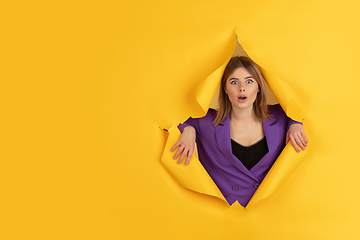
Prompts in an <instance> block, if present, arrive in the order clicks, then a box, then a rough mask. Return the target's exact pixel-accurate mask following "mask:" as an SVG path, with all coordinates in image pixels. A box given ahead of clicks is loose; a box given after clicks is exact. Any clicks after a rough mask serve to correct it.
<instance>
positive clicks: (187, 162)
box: [185, 150, 194, 165]
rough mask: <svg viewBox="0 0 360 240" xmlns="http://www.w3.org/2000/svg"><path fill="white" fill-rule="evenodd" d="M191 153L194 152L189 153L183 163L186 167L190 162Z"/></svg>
mask: <svg viewBox="0 0 360 240" xmlns="http://www.w3.org/2000/svg"><path fill="white" fill-rule="evenodd" d="M193 152H194V151H191V150H190V151H189V153H188V157H187V159H186V162H185V165H188V164H189V162H190V160H191V158H192V155H193Z"/></svg>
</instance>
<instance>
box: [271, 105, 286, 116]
mask: <svg viewBox="0 0 360 240" xmlns="http://www.w3.org/2000/svg"><path fill="white" fill-rule="evenodd" d="M268 110H269V113H270V115H271V118H276V119H280V118H287V116H286V113H285V112H284V110H283V109H282V107H281V105H280V104H275V105H268Z"/></svg>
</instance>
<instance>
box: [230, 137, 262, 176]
mask: <svg viewBox="0 0 360 240" xmlns="http://www.w3.org/2000/svg"><path fill="white" fill-rule="evenodd" d="M231 148H232V153H233V154H234V155H235V157H237V158H238V159H239V160H240V161H241V162H242V163H243V164H244V166H245V167H246V168H247V169H249V170H250V169H251V168H252V167H253V166H255V165H256V164H257V163H258V162H259V161H260V160H261V159H262V157H263V156H265V154H266V153H267V152H268V151H269V149H268V147H267V143H266V137H263V138H262V139H261V140H259V141H258V142H256V143H254V144H253V145H251V146H248V147H245V146H243V145H240V144H239V143H237V142H235V141H234V140H232V139H231Z"/></svg>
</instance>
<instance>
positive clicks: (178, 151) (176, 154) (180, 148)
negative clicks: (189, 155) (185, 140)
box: [174, 146, 184, 159]
mask: <svg viewBox="0 0 360 240" xmlns="http://www.w3.org/2000/svg"><path fill="white" fill-rule="evenodd" d="M183 150H184V147H182V146H180V147H179V149H178V150H177V151H176V153H175V156H174V159H177V158H178V156H179V154H180V153H182V151H183Z"/></svg>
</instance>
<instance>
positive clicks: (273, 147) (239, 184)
mask: <svg viewBox="0 0 360 240" xmlns="http://www.w3.org/2000/svg"><path fill="white" fill-rule="evenodd" d="M268 108H269V112H270V114H271V115H272V118H271V119H270V120H268V121H265V122H264V123H263V127H264V132H265V136H266V142H267V146H268V149H269V152H268V153H267V154H266V155H265V156H264V157H263V158H262V159H261V160H260V161H259V162H258V163H257V164H256V165H255V166H254V167H252V168H251V169H250V170H248V169H247V168H246V167H245V166H244V165H243V164H242V163H241V161H239V159H237V158H236V157H235V156H234V155H233V154H232V149H231V138H230V116H227V118H226V119H225V120H224V121H223V122H222V123H220V124H219V125H217V126H214V125H213V124H212V122H213V121H214V119H215V117H216V111H215V110H213V109H209V111H208V113H207V114H206V116H205V117H202V118H189V119H188V120H187V121H186V122H185V123H183V124H180V125H179V129H180V131H181V132H182V131H183V130H184V128H185V127H187V126H193V127H194V128H195V129H196V143H197V148H198V153H199V160H200V162H201V164H202V165H203V166H204V168H205V169H206V171H207V172H208V173H209V175H210V177H211V178H212V179H213V181H214V182H215V184H216V185H217V186H218V188H219V190H220V191H221V192H222V194H223V195H224V197H225V198H226V200H227V201H228V203H229V204H230V205H231V204H233V203H234V202H235V201H238V202H239V203H240V204H241V205H242V206H244V207H245V206H246V205H247V203H248V202H249V201H250V199H251V197H252V196H253V194H254V193H255V191H256V189H257V188H258V187H259V184H260V183H261V181H262V180H263V179H264V177H265V175H266V174H267V172H268V171H269V169H270V167H271V166H272V164H273V163H274V162H275V160H276V159H277V157H278V156H279V154H280V153H281V151H282V150H283V148H284V146H285V136H286V131H287V129H288V128H289V126H290V125H291V124H294V123H298V122H296V121H293V120H291V119H289V118H288V117H287V116H286V114H285V112H284V111H283V109H282V108H281V106H280V105H279V104H277V105H269V107H268Z"/></svg>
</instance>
